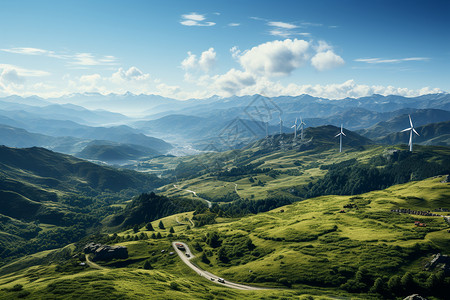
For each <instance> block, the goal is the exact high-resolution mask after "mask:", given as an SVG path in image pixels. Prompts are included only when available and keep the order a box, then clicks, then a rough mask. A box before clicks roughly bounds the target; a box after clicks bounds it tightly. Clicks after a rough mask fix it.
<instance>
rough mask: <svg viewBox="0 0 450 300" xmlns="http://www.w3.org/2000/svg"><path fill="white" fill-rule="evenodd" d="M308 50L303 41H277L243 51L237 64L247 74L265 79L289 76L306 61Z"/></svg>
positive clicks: (306, 43)
mask: <svg viewBox="0 0 450 300" xmlns="http://www.w3.org/2000/svg"><path fill="white" fill-rule="evenodd" d="M308 50H309V43H308V42H307V41H304V40H298V39H293V40H291V39H286V40H284V41H278V40H277V41H272V42H267V43H264V44H261V45H258V46H256V47H253V48H252V49H250V50H247V51H244V53H243V54H242V55H240V56H239V62H240V64H241V65H242V67H243V68H244V69H245V70H246V71H247V72H251V73H254V74H258V75H262V76H267V77H271V76H283V75H289V74H290V73H291V72H292V71H294V70H295V69H297V68H299V67H300V66H301V65H302V64H304V63H305V62H306V61H307V59H308V57H309V55H308Z"/></svg>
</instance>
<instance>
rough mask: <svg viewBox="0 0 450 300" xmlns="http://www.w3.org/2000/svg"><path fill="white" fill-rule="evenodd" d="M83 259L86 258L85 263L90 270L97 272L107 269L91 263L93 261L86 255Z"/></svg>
mask: <svg viewBox="0 0 450 300" xmlns="http://www.w3.org/2000/svg"><path fill="white" fill-rule="evenodd" d="M85 257H86V263H87V264H88V266H89V267H91V268H92V269H97V270H106V269H108V268H107V267H102V266H100V265H98V264H96V263H95V262H93V261H92V260H91V259H90V258H89V255H88V254H86V255H85Z"/></svg>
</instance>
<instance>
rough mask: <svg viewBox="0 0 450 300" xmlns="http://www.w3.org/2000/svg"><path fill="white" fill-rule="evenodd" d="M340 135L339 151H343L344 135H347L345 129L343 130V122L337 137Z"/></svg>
mask: <svg viewBox="0 0 450 300" xmlns="http://www.w3.org/2000/svg"><path fill="white" fill-rule="evenodd" d="M338 136H339V137H340V139H339V140H340V141H339V152H342V136H346V135H345V133H344V131H343V130H342V124H341V132H339V133H338V134H336V136H335V137H338Z"/></svg>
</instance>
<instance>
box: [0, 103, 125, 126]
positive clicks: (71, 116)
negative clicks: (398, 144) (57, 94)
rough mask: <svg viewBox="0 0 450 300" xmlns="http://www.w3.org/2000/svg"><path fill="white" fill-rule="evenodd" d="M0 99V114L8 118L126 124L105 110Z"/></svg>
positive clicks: (121, 116) (87, 123) (120, 115)
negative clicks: (41, 104) (36, 104)
mask: <svg viewBox="0 0 450 300" xmlns="http://www.w3.org/2000/svg"><path fill="white" fill-rule="evenodd" d="M4 100H5V99H4V98H0V114H1V115H3V116H7V117H10V118H16V117H17V118H24V117H26V118H28V119H52V120H64V121H66V120H69V121H73V122H77V123H81V124H85V125H103V124H111V123H119V122H126V121H127V120H129V118H128V117H126V116H124V115H122V114H119V113H113V112H109V111H105V110H88V109H86V108H84V107H81V106H78V105H73V104H48V105H45V106H34V105H30V104H24V102H25V101H19V102H18V103H13V102H8V101H4Z"/></svg>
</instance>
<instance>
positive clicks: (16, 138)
mask: <svg viewBox="0 0 450 300" xmlns="http://www.w3.org/2000/svg"><path fill="white" fill-rule="evenodd" d="M126 132H127V131H125V132H124V133H123V135H122V136H124V138H123V139H122V140H123V141H124V143H120V142H112V141H108V140H92V139H89V138H77V137H71V136H64V137H54V136H48V135H43V134H39V133H31V132H29V131H26V130H25V129H21V128H16V127H12V126H7V125H1V124H0V145H5V146H8V147H17V148H26V147H35V146H37V147H44V148H47V149H49V150H54V151H58V152H63V153H66V154H73V155H76V156H77V157H81V158H86V159H91V160H101V161H105V162H113V161H126V160H130V159H132V160H135V159H139V158H148V157H154V156H156V155H160V154H161V152H159V151H158V150H155V149H153V148H150V147H146V146H142V145H136V144H129V143H127V142H126V140H127V138H126V137H125V135H127V133H126ZM93 136H95V135H93ZM102 136H105V135H102ZM106 137H108V135H107V134H106ZM114 137H115V138H116V140H120V138H119V137H120V135H119V136H112V138H114ZM128 140H135V141H137V142H142V143H144V144H147V145H152V146H153V145H154V146H156V147H158V148H160V149H162V151H164V152H165V151H166V150H168V149H170V147H171V146H170V144H168V143H166V142H164V141H162V140H159V139H156V138H150V137H147V136H143V135H142V136H141V135H138V134H129V136H128ZM167 145H169V146H167Z"/></svg>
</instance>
